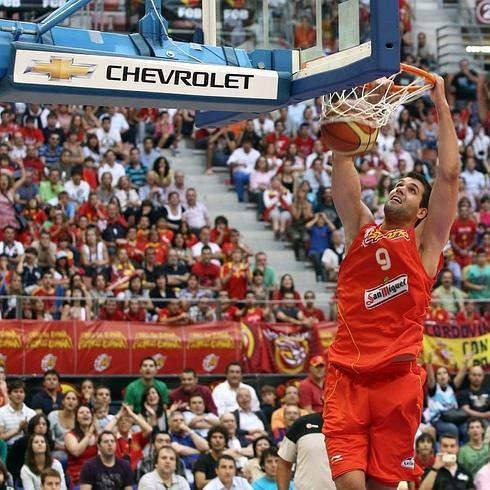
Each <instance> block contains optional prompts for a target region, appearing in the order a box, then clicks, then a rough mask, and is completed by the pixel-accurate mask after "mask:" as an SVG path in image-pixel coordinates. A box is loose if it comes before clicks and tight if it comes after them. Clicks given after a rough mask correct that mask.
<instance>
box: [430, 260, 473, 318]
mask: <svg viewBox="0 0 490 490" xmlns="http://www.w3.org/2000/svg"><path fill="white" fill-rule="evenodd" d="M439 278H440V282H441V285H440V286H439V287H437V288H436V289H434V291H433V292H432V294H433V296H434V297H436V298H437V301H438V302H439V303H440V304H441V306H442V308H444V309H445V310H446V311H448V312H449V313H451V314H452V315H456V314H457V313H458V312H459V311H462V310H463V309H464V303H463V301H464V299H465V297H466V294H465V293H463V291H461V289H459V288H458V287H456V286H454V275H453V273H452V272H451V271H450V270H449V269H443V270H442V271H441V272H440V273H439Z"/></svg>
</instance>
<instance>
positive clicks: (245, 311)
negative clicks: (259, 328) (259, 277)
mask: <svg viewBox="0 0 490 490" xmlns="http://www.w3.org/2000/svg"><path fill="white" fill-rule="evenodd" d="M257 273H259V274H260V271H256V272H255V273H254V274H257ZM256 299H257V298H256V296H255V293H254V292H253V291H251V290H249V291H247V292H246V294H245V298H244V300H245V301H244V303H243V308H241V309H238V310H237V311H236V312H235V318H236V319H240V321H242V322H243V323H245V324H253V323H257V322H263V321H266V320H267V319H268V318H269V319H270V318H271V313H270V311H269V309H268V308H267V305H265V304H264V305H263V306H264V307H263V308H261V307H260V305H257V302H256Z"/></svg>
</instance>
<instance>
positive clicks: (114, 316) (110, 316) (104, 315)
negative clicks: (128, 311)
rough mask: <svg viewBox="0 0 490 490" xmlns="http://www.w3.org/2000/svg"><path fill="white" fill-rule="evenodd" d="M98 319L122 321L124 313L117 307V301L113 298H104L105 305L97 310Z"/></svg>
mask: <svg viewBox="0 0 490 490" xmlns="http://www.w3.org/2000/svg"><path fill="white" fill-rule="evenodd" d="M99 319H100V320H105V321H112V322H122V321H123V320H124V313H123V312H122V311H121V310H120V309H119V308H118V307H117V301H116V300H115V299H113V298H108V299H106V302H105V305H104V306H103V307H102V308H101V309H100V311H99Z"/></svg>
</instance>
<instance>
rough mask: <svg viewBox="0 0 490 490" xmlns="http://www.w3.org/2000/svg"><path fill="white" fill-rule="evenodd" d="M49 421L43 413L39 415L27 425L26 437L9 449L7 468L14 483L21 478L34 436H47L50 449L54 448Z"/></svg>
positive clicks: (18, 440)
mask: <svg viewBox="0 0 490 490" xmlns="http://www.w3.org/2000/svg"><path fill="white" fill-rule="evenodd" d="M49 430H50V425H49V420H48V418H47V417H46V415H44V414H43V413H38V414H37V415H35V416H34V417H32V419H31V420H29V423H28V424H27V431H26V435H24V436H22V437H21V438H19V439H17V440H16V441H15V442H14V444H13V445H12V447H11V448H10V449H9V452H8V455H7V468H8V469H9V472H10V474H11V475H12V478H13V479H14V482H16V481H18V480H19V478H20V470H21V468H22V465H23V464H24V459H25V455H26V450H27V448H28V441H29V439H30V438H31V437H32V436H33V435H41V436H46V437H47V438H48V442H49V446H50V449H52V448H53V447H54V444H53V442H52V441H51V438H50V435H49Z"/></svg>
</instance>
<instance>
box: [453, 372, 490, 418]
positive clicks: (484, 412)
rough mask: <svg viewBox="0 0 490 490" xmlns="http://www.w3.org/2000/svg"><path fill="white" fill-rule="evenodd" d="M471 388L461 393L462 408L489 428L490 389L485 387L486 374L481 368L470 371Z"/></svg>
mask: <svg viewBox="0 0 490 490" xmlns="http://www.w3.org/2000/svg"><path fill="white" fill-rule="evenodd" d="M468 380H469V387H468V389H467V390H464V391H462V392H461V393H460V405H461V408H462V409H463V410H464V411H465V412H467V413H468V415H469V416H470V417H472V418H477V419H480V420H481V421H482V422H483V424H484V425H485V426H486V427H488V418H489V417H490V389H489V388H487V387H485V386H484V381H485V373H484V372H483V368H482V367H481V366H472V367H471V368H470V369H469V370H468Z"/></svg>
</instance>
